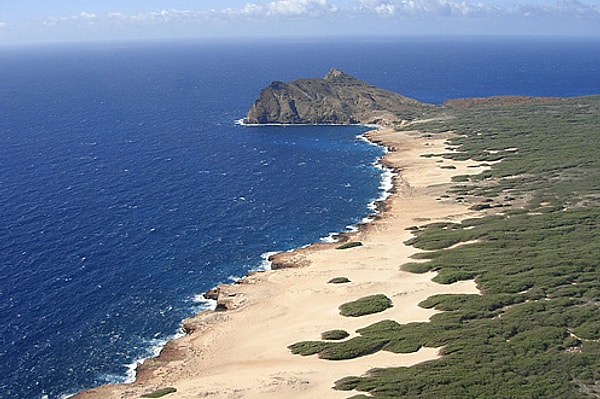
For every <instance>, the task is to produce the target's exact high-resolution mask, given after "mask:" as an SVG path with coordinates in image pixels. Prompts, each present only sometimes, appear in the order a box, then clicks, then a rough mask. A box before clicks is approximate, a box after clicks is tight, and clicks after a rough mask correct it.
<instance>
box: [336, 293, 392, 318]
mask: <svg viewBox="0 0 600 399" xmlns="http://www.w3.org/2000/svg"><path fill="white" fill-rule="evenodd" d="M392 306H393V305H392V300H391V299H390V298H388V297H387V296H385V295H383V294H377V295H370V296H366V297H364V298H361V299H358V300H356V301H353V302H348V303H345V304H343V305H341V306H340V314H341V315H342V316H346V317H360V316H365V315H368V314H372V313H379V312H383V311H384V310H386V309H388V308H391V307H392Z"/></svg>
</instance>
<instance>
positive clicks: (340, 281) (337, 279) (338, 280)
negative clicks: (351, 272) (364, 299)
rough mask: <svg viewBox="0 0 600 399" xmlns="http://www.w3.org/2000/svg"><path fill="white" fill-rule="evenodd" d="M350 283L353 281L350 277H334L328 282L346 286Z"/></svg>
mask: <svg viewBox="0 0 600 399" xmlns="http://www.w3.org/2000/svg"><path fill="white" fill-rule="evenodd" d="M350 282H351V281H350V279H349V278H348V277H334V278H332V279H331V280H329V281H328V283H329V284H346V283H350Z"/></svg>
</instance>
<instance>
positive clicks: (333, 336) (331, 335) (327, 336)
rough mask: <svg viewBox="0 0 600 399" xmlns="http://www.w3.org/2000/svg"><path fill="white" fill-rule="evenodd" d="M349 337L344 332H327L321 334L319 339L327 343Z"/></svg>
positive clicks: (346, 332)
mask: <svg viewBox="0 0 600 399" xmlns="http://www.w3.org/2000/svg"><path fill="white" fill-rule="evenodd" d="M349 336H350V334H348V331H346V330H329V331H325V332H323V333H321V339H322V340H327V341H339V340H342V339H345V338H348V337H349Z"/></svg>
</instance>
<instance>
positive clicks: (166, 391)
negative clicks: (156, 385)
mask: <svg viewBox="0 0 600 399" xmlns="http://www.w3.org/2000/svg"><path fill="white" fill-rule="evenodd" d="M175 392H177V388H173V387H166V388H162V389H158V390H156V391H154V392H150V393H145V394H143V395H142V398H162V397H163V396H166V395H168V394H171V393H175Z"/></svg>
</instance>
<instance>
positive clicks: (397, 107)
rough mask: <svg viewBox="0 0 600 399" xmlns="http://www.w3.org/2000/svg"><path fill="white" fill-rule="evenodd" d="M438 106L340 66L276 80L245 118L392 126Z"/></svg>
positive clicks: (248, 120) (268, 121)
mask: <svg viewBox="0 0 600 399" xmlns="http://www.w3.org/2000/svg"><path fill="white" fill-rule="evenodd" d="M433 107H435V106H434V105H432V104H427V103H423V102H420V101H417V100H415V99H412V98H408V97H405V96H402V95H400V94H398V93H394V92H392V91H389V90H384V89H381V88H379V87H375V86H373V85H371V84H370V83H367V82H364V81H362V80H359V79H356V78H354V77H353V76H350V75H348V74H347V73H344V72H342V71H340V70H338V69H335V68H333V69H331V70H330V71H329V72H328V73H327V75H325V77H324V78H311V79H296V80H294V81H291V82H277V81H275V82H273V83H271V84H270V85H269V86H268V87H266V88H265V89H263V90H262V91H261V93H260V95H259V96H258V99H257V100H256V101H255V102H254V105H252V107H251V108H250V110H249V111H248V114H247V116H246V118H245V119H244V121H245V123H247V124H285V125H301V124H341V125H347V124H377V125H382V126H390V125H394V124H399V123H402V121H407V120H412V119H415V118H417V117H419V116H420V115H421V114H422V113H423V112H424V111H426V110H428V109H431V108H433Z"/></svg>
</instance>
